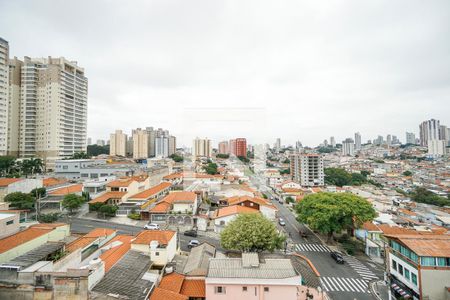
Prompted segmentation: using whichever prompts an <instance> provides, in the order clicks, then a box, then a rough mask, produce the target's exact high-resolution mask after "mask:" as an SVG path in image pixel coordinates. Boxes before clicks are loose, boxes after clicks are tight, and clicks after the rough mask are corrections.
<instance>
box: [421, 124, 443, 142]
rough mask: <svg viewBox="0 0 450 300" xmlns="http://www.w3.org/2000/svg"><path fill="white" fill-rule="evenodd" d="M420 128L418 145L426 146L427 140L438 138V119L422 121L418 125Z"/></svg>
mask: <svg viewBox="0 0 450 300" xmlns="http://www.w3.org/2000/svg"><path fill="white" fill-rule="evenodd" d="M419 129H420V145H421V146H424V147H426V146H428V141H429V140H439V129H440V124H439V120H435V119H431V120H427V121H423V122H422V123H421V124H420V125H419Z"/></svg>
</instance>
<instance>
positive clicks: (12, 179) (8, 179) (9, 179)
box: [0, 178, 22, 187]
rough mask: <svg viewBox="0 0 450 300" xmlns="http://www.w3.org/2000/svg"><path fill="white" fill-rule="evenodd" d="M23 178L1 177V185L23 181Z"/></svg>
mask: <svg viewBox="0 0 450 300" xmlns="http://www.w3.org/2000/svg"><path fill="white" fill-rule="evenodd" d="M21 180H22V178H0V187H6V186H8V185H10V184H11V183H14V182H17V181H21Z"/></svg>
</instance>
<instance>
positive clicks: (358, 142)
mask: <svg viewBox="0 0 450 300" xmlns="http://www.w3.org/2000/svg"><path fill="white" fill-rule="evenodd" d="M355 150H356V151H359V150H361V133H359V132H357V133H355Z"/></svg>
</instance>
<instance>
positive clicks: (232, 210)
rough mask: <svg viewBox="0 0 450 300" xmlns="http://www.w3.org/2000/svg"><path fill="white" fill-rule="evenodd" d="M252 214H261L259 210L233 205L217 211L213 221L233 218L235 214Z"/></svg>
mask: <svg viewBox="0 0 450 300" xmlns="http://www.w3.org/2000/svg"><path fill="white" fill-rule="evenodd" d="M251 213H259V210H257V209H253V208H250V207H246V206H240V205H232V206H227V207H224V208H219V209H218V210H216V211H215V214H214V217H213V219H217V218H222V217H226V216H231V215H235V214H251Z"/></svg>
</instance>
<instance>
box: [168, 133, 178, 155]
mask: <svg viewBox="0 0 450 300" xmlns="http://www.w3.org/2000/svg"><path fill="white" fill-rule="evenodd" d="M176 151H177V138H176V137H174V136H173V135H171V136H169V156H171V155H172V154H174V153H175V152H176Z"/></svg>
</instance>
